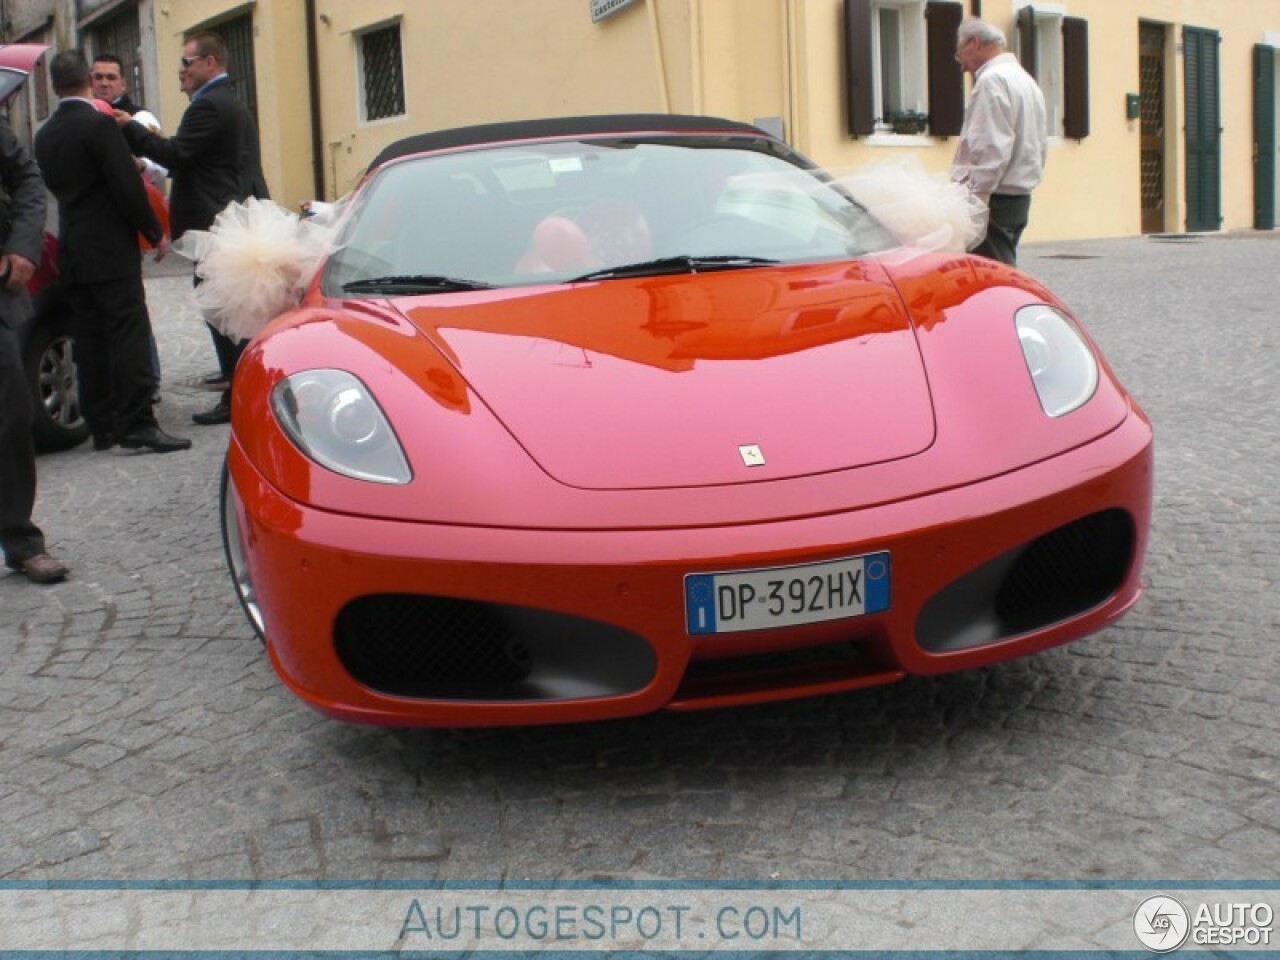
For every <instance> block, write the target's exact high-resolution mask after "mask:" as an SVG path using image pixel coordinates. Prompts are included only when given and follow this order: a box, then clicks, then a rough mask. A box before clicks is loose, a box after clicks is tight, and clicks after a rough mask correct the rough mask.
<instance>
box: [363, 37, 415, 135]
mask: <svg viewBox="0 0 1280 960" xmlns="http://www.w3.org/2000/svg"><path fill="white" fill-rule="evenodd" d="M389 27H395V28H396V32H397V35H398V37H399V40H400V87H401V89H400V93H401V95H402V96H403V98H404V111H403V112H402V113H396V114H392V115H391V116H388V117H378V119H376V120H370V119H369V115H368V107H367V103H368V99H367V97H366V96H365V94H366V90H365V79H366V77H367V76H368V74H367V73H366V72H365V69H364V38H365V37H366V36H368V35H369V34H371V33H377V32H378V31H379V30H386V29H388V28H389ZM351 36H352V39H353V41H354V42H355V47H356V105H357V108H358V110H359V125H360V126H362V127H377V126H381V125H383V124H387V123H400V122H402V121H403V120H404V118H405V117H407V116H408V115H409V77H408V64H409V62H408V60H407V59H405V52H404V21H403V18H402V17H392V18H391V19H389V20H382V21H380V22H378V23H371V24H369V25H367V26H363V27H361V28H360V29H359V30H353V31H352V33H351Z"/></svg>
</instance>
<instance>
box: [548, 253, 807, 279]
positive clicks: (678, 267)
mask: <svg viewBox="0 0 1280 960" xmlns="http://www.w3.org/2000/svg"><path fill="white" fill-rule="evenodd" d="M781 262H782V261H780V260H771V259H769V258H768V257H748V256H742V255H737V254H734V255H717V256H706V257H699V256H694V255H693V254H688V253H682V254H680V255H679V256H675V257H659V258H658V259H657V260H645V261H643V262H641V263H626V264H623V265H622V266H618V267H606V268H604V269H603V270H592V271H591V272H590V273H584V274H583V275H582V276H580V277H574V278H573V279H572V280H570V281H569V282H570V283H579V282H583V281H587V280H612V279H613V278H615V277H646V276H658V275H660V274H665V273H708V272H710V271H712V270H736V269H739V268H741V267H761V266H767V265H768V264H772V263H781Z"/></svg>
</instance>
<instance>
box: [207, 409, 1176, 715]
mask: <svg viewBox="0 0 1280 960" xmlns="http://www.w3.org/2000/svg"><path fill="white" fill-rule="evenodd" d="M228 468H229V471H230V480H231V484H230V490H231V495H232V496H233V497H234V498H235V499H234V501H233V508H234V510H235V516H236V521H237V525H238V527H239V532H240V539H241V543H242V546H243V554H244V557H245V560H246V562H247V564H248V568H249V573H250V575H251V578H252V581H253V586H254V590H255V593H256V598H257V602H258V604H259V607H260V610H261V614H262V617H263V620H264V623H265V632H266V639H267V650H268V652H269V654H270V657H271V661H272V664H273V666H274V668H275V669H276V671H277V673H278V674H279V675H280V677H281V678H282V679H283V681H284V682H285V683H286V684H287V685H288V686H289V687H290V689H291V690H293V692H294V693H296V694H297V695H298V696H299V697H301V698H302V699H303V700H305V701H306V702H308V703H309V704H310V705H312V706H313V707H315V708H316V709H318V710H320V711H322V712H324V713H326V714H329V715H331V716H334V717H336V718H338V719H341V720H346V721H353V722H361V723H375V724H385V725H393V726H472V725H477V726H478V725H516V724H534V723H561V722H572V721H585V720H594V719H602V718H608V717H620V716H629V715H635V714H641V713H646V712H650V711H653V710H657V709H661V708H664V707H665V708H670V709H700V708H705V707H718V706H729V705H738V704H746V703H756V702H763V701H768V700H779V699H787V698H792V697H799V696H812V695H818V694H828V693H834V692H838V691H843V690H851V689H856V688H859V687H866V686H872V685H875V684H880V683H887V682H891V681H894V680H897V679H900V678H902V677H903V676H906V675H908V674H937V673H944V672H949V671H954V670H964V669H971V668H974V667H978V666H982V665H985V664H990V663H995V662H998V661H1001V660H1005V659H1009V658H1011V657H1016V656H1021V655H1025V654H1029V653H1034V652H1036V651H1039V650H1043V649H1045V648H1047V647H1051V646H1055V645H1057V644H1061V643H1065V642H1068V641H1070V640H1073V639H1076V638H1078V637H1081V636H1083V635H1086V634H1088V633H1091V632H1094V631H1096V630H1099V629H1101V628H1102V627H1104V626H1106V625H1107V624H1109V623H1111V622H1112V621H1114V620H1115V619H1117V618H1118V617H1119V616H1121V615H1122V614H1123V613H1124V612H1125V611H1126V610H1127V609H1129V607H1131V606H1132V605H1133V603H1134V602H1136V600H1137V598H1138V596H1139V594H1140V592H1141V587H1140V581H1139V577H1140V570H1141V559H1142V556H1143V553H1144V551H1145V547H1146V538H1147V530H1148V522H1149V517H1150V509H1151V484H1152V446H1151V429H1150V425H1149V424H1148V423H1147V421H1146V420H1145V418H1143V416H1142V415H1141V414H1140V413H1139V412H1138V411H1136V410H1133V411H1132V412H1131V413H1130V415H1129V416H1128V417H1127V418H1126V419H1125V420H1124V421H1123V422H1122V423H1121V425H1120V426H1119V427H1118V428H1117V429H1115V430H1113V431H1111V432H1109V433H1108V434H1106V435H1104V436H1103V437H1100V438H1099V439H1097V440H1095V441H1093V442H1091V443H1089V444H1086V445H1084V446H1082V447H1080V448H1077V449H1075V450H1072V451H1069V452H1067V453H1064V454H1061V455H1059V456H1057V457H1053V458H1051V459H1049V460H1045V461H1042V462H1040V463H1037V464H1035V465H1033V466H1030V467H1026V468H1024V469H1020V470H1016V471H1013V472H1010V473H1007V474H1004V475H1002V476H998V477H995V478H992V479H989V480H986V481H983V482H981V483H976V484H970V485H966V486H962V487H957V488H954V489H949V490H944V491H941V492H937V493H933V494H930V495H928V496H921V497H915V498H911V499H907V500H901V501H897V502H891V503H887V504H881V505H878V506H875V507H872V508H867V509H860V510H850V511H847V512H842V513H834V514H828V515H823V516H816V517H808V518H804V519H793V520H787V521H778V522H762V523H755V524H744V525H736V526H725V527H710V528H682V529H659V530H615V531H573V530H526V529H504V528H485V527H462V526H446V525H437V524H424V523H416V522H413V523H411V522H397V521H388V520H380V519H370V518H368V517H361V516H351V515H343V514H336V513H332V512H327V511H322V510H317V509H314V508H311V507H308V506H305V505H303V504H300V503H297V502H294V501H292V500H290V499H288V498H285V497H284V496H282V495H281V494H280V493H279V492H278V491H277V490H276V489H275V488H274V487H272V486H271V485H270V484H269V483H268V482H267V481H266V479H265V478H264V477H263V476H262V475H261V474H260V473H259V472H258V471H257V470H256V469H255V468H254V466H253V465H252V464H251V463H250V462H249V460H248V458H247V457H246V456H245V454H244V452H243V450H242V449H241V448H240V447H239V445H238V444H237V443H235V442H233V443H232V446H231V450H230V453H229V455H228ZM1098 518H1105V520H1099V519H1098ZM1099 527H1105V528H1106V531H1107V532H1106V536H1105V537H1104V538H1103V539H1104V540H1105V541H1106V542H1107V543H1108V544H1110V547H1109V548H1108V553H1109V555H1108V556H1107V557H1098V558H1097V562H1098V564H1100V565H1103V566H1106V567H1108V568H1109V569H1110V570H1111V571H1112V572H1111V573H1109V574H1106V575H1105V576H1104V577H1103V578H1102V580H1101V581H1099V580H1098V578H1097V577H1093V578H1092V580H1091V582H1094V583H1095V584H1096V583H1099V582H1100V583H1102V584H1103V586H1102V587H1101V588H1100V592H1099V593H1098V595H1097V596H1091V595H1089V594H1088V593H1087V591H1086V593H1084V594H1081V595H1080V596H1079V597H1077V598H1076V601H1075V602H1072V601H1071V600H1070V598H1068V600H1067V601H1065V602H1060V603H1056V604H1055V603H1053V602H1050V603H1048V604H1045V603H1041V605H1040V606H1039V607H1038V608H1037V609H1039V610H1041V611H1042V613H1041V614H1040V615H1038V616H1037V615H1030V616H1029V615H1028V614H1027V612H1026V611H1025V610H1023V611H1022V612H1021V613H1020V614H1019V615H1018V616H1014V617H1012V618H1010V617H1006V616H1003V615H1000V616H996V615H993V613H992V611H993V610H995V608H996V607H997V606H998V604H997V602H996V595H997V593H1000V591H1001V583H1000V582H997V581H1000V578H1001V577H1006V576H1007V574H1008V573H1009V570H1010V568H1011V567H1012V566H1015V565H1016V564H1017V562H1018V559H1019V558H1020V557H1023V556H1024V555H1025V554H1026V553H1029V552H1031V551H1027V550H1025V548H1027V547H1028V545H1032V544H1040V543H1048V542H1050V541H1051V542H1052V543H1053V544H1056V543H1058V541H1060V540H1067V541H1071V542H1072V543H1074V544H1075V546H1074V547H1073V548H1072V551H1074V552H1072V551H1068V554H1067V557H1068V561H1067V565H1066V567H1063V565H1062V561H1061V558H1059V565H1058V567H1057V568H1055V567H1053V566H1052V565H1050V566H1049V567H1047V568H1046V569H1045V570H1044V571H1039V573H1040V574H1041V575H1040V577H1039V579H1040V580H1041V581H1045V582H1041V583H1039V584H1038V585H1037V586H1036V588H1035V589H1038V590H1039V591H1040V599H1041V600H1042V601H1043V600H1044V599H1045V594H1046V591H1047V592H1048V595H1049V596H1048V599H1049V600H1050V601H1052V600H1054V597H1053V596H1052V594H1053V593H1054V590H1055V589H1056V586H1055V583H1056V582H1057V581H1056V579H1055V578H1057V577H1059V575H1060V574H1062V573H1067V574H1068V575H1069V573H1070V570H1071V569H1075V568H1079V567H1082V566H1089V565H1090V564H1091V561H1092V551H1094V550H1095V549H1096V548H1095V541H1094V540H1092V539H1090V537H1092V533H1089V534H1088V535H1086V536H1083V537H1082V536H1078V535H1075V534H1076V532H1078V531H1092V530H1094V529H1095V528H1099ZM1064 529H1065V531H1066V533H1067V536H1065V537H1063V536H1062V535H1061V534H1062V531H1064ZM885 550H887V551H888V552H889V553H890V555H891V558H892V571H893V573H892V577H893V582H892V604H891V606H890V608H889V610H888V611H886V612H884V613H882V614H875V615H869V616H864V617H859V618H856V619H852V620H843V621H832V622H828V623H824V624H811V625H807V626H801V627H790V628H786V629H775V630H764V631H757V632H751V633H740V634H728V635H721V636H713V637H691V636H690V635H689V634H688V633H687V631H686V626H685V604H684V586H683V583H684V577H685V576H686V575H687V574H690V573H698V572H708V571H722V570H728V569H734V570H739V569H747V568H756V567H761V568H763V567H773V566H783V565H791V564H798V563H806V562H810V561H817V560H825V559H830V558H835V557H842V556H850V555H856V554H865V553H871V552H876V551H885ZM1041 552H1044V551H1041ZM1117 553H1123V556H1121V557H1120V558H1119V559H1118V560H1117ZM1023 566H1025V564H1024V565H1023ZM1024 579H1025V578H1024ZM1033 579H1034V578H1033ZM1006 592H1007V591H1006ZM388 598H390V599H388ZM984 598H985V599H984ZM1002 602H1003V601H1002ZM423 603H427V604H430V605H431V606H430V607H429V609H430V610H437V609H438V610H448V611H452V612H456V611H458V610H462V611H463V613H464V614H465V616H464V619H463V620H461V621H459V624H460V626H459V627H458V630H457V636H456V637H455V638H454V639H453V640H452V641H450V642H451V643H454V644H456V645H458V647H459V648H460V649H461V648H463V647H466V652H468V653H470V652H472V644H471V643H470V642H469V641H468V639H467V638H468V636H472V635H474V636H480V635H482V634H483V633H484V632H485V629H486V628H485V626H484V624H478V625H475V626H469V625H468V624H471V623H472V621H470V620H467V619H465V617H470V616H471V615H472V614H473V613H474V612H476V611H480V612H481V614H482V619H485V618H488V617H491V616H493V617H496V618H497V619H498V620H500V621H501V622H502V623H503V624H504V627H503V629H504V630H506V631H507V633H506V634H503V636H506V637H507V638H508V640H507V641H503V640H502V639H501V638H499V640H498V641H497V645H498V647H500V648H503V649H499V650H498V651H497V653H498V660H499V661H501V664H500V665H499V666H498V667H497V668H495V669H496V672H494V673H493V674H492V675H490V676H489V678H488V680H487V681H486V682H483V683H476V682H473V681H469V680H467V679H466V678H465V677H463V679H462V680H460V681H458V680H457V677H458V676H460V675H458V674H455V675H454V678H455V680H454V681H450V680H449V678H448V676H447V675H446V674H447V673H448V671H449V670H450V669H452V668H451V667H448V666H441V664H442V663H446V661H441V660H440V659H438V658H437V659H431V658H428V659H427V660H425V661H422V660H416V661H415V663H416V666H415V663H410V662H408V660H406V661H405V662H404V663H403V664H398V663H397V661H396V659H395V657H396V656H400V655H405V656H408V655H409V654H412V655H413V656H415V657H416V655H417V654H418V653H421V652H422V651H423V650H425V649H426V648H427V647H429V646H430V645H431V644H432V643H433V642H435V641H434V637H433V636H424V637H421V638H418V637H416V635H415V633H416V631H420V630H422V629H423V627H422V624H421V622H418V623H417V625H416V626H414V625H411V623H412V621H405V620H403V619H397V618H396V617H394V616H393V617H391V618H390V619H388V618H387V616H384V610H383V608H384V606H385V607H386V609H391V608H392V607H396V609H399V608H400V607H405V608H406V609H412V610H413V611H419V612H420V611H421V610H423V609H424V608H423V606H422V604H423ZM1024 606H1025V605H1024ZM370 610H373V611H374V612H373V613H370ZM452 612H450V614H449V616H450V617H452V616H453V613H452ZM420 619H421V618H420V617H419V621H420ZM451 622H452V621H451ZM1002 624H1003V626H1002ZM513 625H514V626H513ZM470 631H475V633H474V634H472V633H471V632H470ZM521 631H524V633H523V634H522V633H521ZM373 632H382V633H386V634H388V635H389V636H390V635H393V634H394V636H393V637H391V639H390V641H389V642H391V643H393V644H394V646H393V647H392V648H390V649H392V650H394V651H398V653H396V654H395V655H393V656H391V657H390V658H388V656H387V655H386V654H385V651H384V655H383V656H381V657H373V658H370V657H368V656H365V652H364V651H366V650H367V649H368V645H369V644H375V643H378V642H381V641H379V640H378V639H377V638H376V637H373V636H371V634H372V633H373ZM442 642H443V641H442ZM504 643H505V647H504ZM513 644H514V646H513ZM447 662H452V661H447ZM370 664H372V666H370ZM504 670H506V671H512V672H510V675H509V676H505V675H504V674H503V671H504ZM414 671H418V673H423V672H424V671H425V672H426V673H427V674H430V673H431V671H442V672H441V673H440V674H439V675H440V676H441V677H443V678H444V679H442V680H441V682H439V683H436V684H434V685H433V684H431V683H425V684H424V683H422V682H420V681H421V680H422V677H419V676H416V675H415V674H414ZM522 671H523V673H522ZM504 676H505V679H504ZM455 681H456V682H455Z"/></svg>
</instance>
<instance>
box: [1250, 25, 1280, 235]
mask: <svg viewBox="0 0 1280 960" xmlns="http://www.w3.org/2000/svg"><path fill="white" fill-rule="evenodd" d="M1275 225H1276V48H1275V47H1272V46H1268V45H1267V44H1263V43H1260V44H1258V45H1257V46H1255V47H1254V48H1253V226H1254V229H1256V230H1272V229H1274V228H1275Z"/></svg>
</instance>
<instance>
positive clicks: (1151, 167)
mask: <svg viewBox="0 0 1280 960" xmlns="http://www.w3.org/2000/svg"><path fill="white" fill-rule="evenodd" d="M1164 45H1165V28H1164V27H1163V26H1161V25H1160V24H1158V23H1143V24H1140V25H1139V27H1138V103H1139V118H1140V119H1139V124H1140V127H1141V146H1140V147H1139V149H1140V151H1141V157H1140V160H1139V175H1140V176H1141V178H1142V190H1141V193H1142V232H1143V233H1163V232H1164V230H1165V225H1164V184H1165V179H1164V169H1165V129H1166V124H1165V108H1166V106H1167V104H1166V103H1165V95H1164V91H1165V61H1164Z"/></svg>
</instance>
